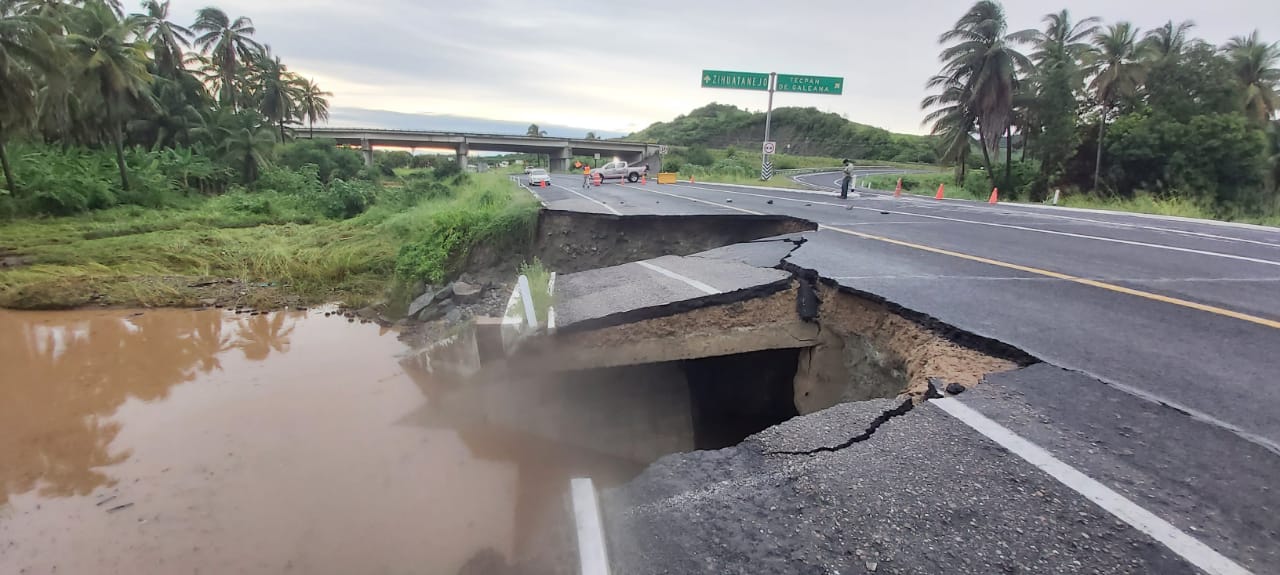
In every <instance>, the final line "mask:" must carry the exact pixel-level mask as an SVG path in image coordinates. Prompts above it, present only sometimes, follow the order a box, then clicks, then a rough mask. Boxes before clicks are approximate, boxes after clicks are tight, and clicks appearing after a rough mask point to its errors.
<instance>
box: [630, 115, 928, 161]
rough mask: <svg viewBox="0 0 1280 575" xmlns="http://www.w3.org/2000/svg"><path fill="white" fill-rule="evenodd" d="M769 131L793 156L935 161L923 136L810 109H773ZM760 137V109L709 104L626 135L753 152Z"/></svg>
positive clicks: (784, 150)
mask: <svg viewBox="0 0 1280 575" xmlns="http://www.w3.org/2000/svg"><path fill="white" fill-rule="evenodd" d="M771 130H772V133H771V137H772V138H773V139H774V140H775V141H777V142H778V151H779V152H785V153H787V154H791V155H795V156H827V157H835V158H853V159H864V160H880V161H892V162H923V163H933V162H935V161H936V160H937V155H936V152H935V150H934V146H933V142H932V139H930V138H928V137H926V136H914V135H909V134H894V133H892V132H889V131H888V130H884V129H881V128H876V127H873V126H867V125H864V124H858V123H855V122H850V121H848V120H846V119H844V118H842V117H840V116H839V115H837V114H832V113H828V112H820V111H818V110H817V109H815V108H777V109H775V110H774V111H773V125H772V128H771ZM763 136H764V113H763V112H748V111H746V110H742V109H740V108H738V107H736V106H729V105H724V104H715V103H712V104H708V105H706V106H703V107H701V108H698V109H696V110H694V111H692V112H689V113H688V114H685V115H683V116H679V117H677V118H676V119H674V120H672V121H670V122H658V123H655V124H653V125H651V126H649V127H648V128H645V129H644V130H641V131H639V132H636V133H635V134H632V135H631V136H629V138H631V139H639V140H646V141H653V142H661V143H663V144H672V145H676V146H701V147H707V148H730V147H734V148H740V149H743V150H752V151H755V150H757V149H758V148H759V146H760V140H761V138H762V137H763Z"/></svg>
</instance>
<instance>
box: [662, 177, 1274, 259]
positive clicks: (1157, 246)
mask: <svg viewBox="0 0 1280 575" xmlns="http://www.w3.org/2000/svg"><path fill="white" fill-rule="evenodd" d="M682 187H686V188H693V189H695V190H705V191H709V192H720V193H725V194H739V195H743V196H755V197H758V198H768V199H771V200H781V201H784V202H796V203H801V204H821V205H824V206H836V207H844V208H848V209H854V210H861V211H865V212H879V213H882V214H883V213H885V212H888V213H890V214H895V215H899V216H914V217H918V218H927V219H932V220H943V221H948V222H956V223H962V224H973V225H978V226H989V227H993V228H1006V229H1011V230H1020V231H1025V232H1035V233H1040V234H1048V235H1054V236H1065V237H1071V238H1078V239H1084V240H1095V241H1100V242H1108V243H1114V244H1124V245H1130V246H1138V247H1145V248H1152V249H1158V250H1167V251H1173V252H1182V253H1190V254H1198V255H1204V256H1211V257H1218V258H1224V259H1231V260H1238V261H1245V262H1251V263H1257V264H1264V265H1269V266H1277V267H1280V261H1274V260H1264V259H1261V258H1251V257H1248V256H1238V255H1235V254H1224V253H1222V252H1210V251H1205V250H1197V249H1192V248H1181V247H1177V246H1166V245H1164V244H1152V243H1147V242H1138V241H1133V240H1121V239H1117V238H1104V237H1101V236H1090V235H1086V234H1076V233H1072V232H1060V231H1056V230H1042V229H1039V228H1029V227H1026V226H1015V225H1013V224H997V223H995V222H980V221H976V220H965V219H960V218H948V217H945V216H934V215H929V214H918V213H913V212H899V211H894V210H885V209H881V208H864V207H861V206H848V205H846V204H837V203H832V202H820V201H817V200H797V199H795V198H786V197H781V196H770V195H766V194H753V193H749V192H735V191H730V190H716V189H712V188H700V187H697V186H689V185H685V186H682Z"/></svg>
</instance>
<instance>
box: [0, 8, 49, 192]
mask: <svg viewBox="0 0 1280 575" xmlns="http://www.w3.org/2000/svg"><path fill="white" fill-rule="evenodd" d="M18 8H19V6H18V4H17V2H15V1H14V0H0V167H2V169H3V171H4V182H5V187H6V188H7V189H9V190H10V191H17V189H18V180H17V178H16V177H15V176H14V175H13V167H12V166H10V165H9V155H8V154H7V153H6V151H5V143H6V142H7V141H8V139H9V136H10V135H11V134H12V133H14V132H16V131H17V130H19V129H21V128H23V127H25V126H27V125H28V124H29V122H30V118H31V117H32V116H33V115H35V111H36V91H37V85H38V83H39V81H38V79H37V77H36V75H37V74H38V73H40V72H47V71H49V70H50V68H52V62H51V60H50V57H51V56H52V54H53V52H54V46H53V43H52V42H50V41H49V36H48V34H47V33H46V32H45V27H44V25H45V24H46V21H45V19H44V18H41V17H39V16H36V15H33V14H29V13H19V12H18Z"/></svg>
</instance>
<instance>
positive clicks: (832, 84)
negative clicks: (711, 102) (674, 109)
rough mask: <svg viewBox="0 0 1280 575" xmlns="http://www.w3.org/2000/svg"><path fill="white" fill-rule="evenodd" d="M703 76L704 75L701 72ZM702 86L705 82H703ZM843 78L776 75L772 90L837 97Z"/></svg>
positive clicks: (842, 84) (841, 88)
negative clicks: (774, 85)
mask: <svg viewBox="0 0 1280 575" xmlns="http://www.w3.org/2000/svg"><path fill="white" fill-rule="evenodd" d="M703 74H704V75H705V74H706V73H705V72H703ZM702 85H703V86H706V85H707V84H706V81H705V80H703V83H702ZM843 87H844V78H833V77H831V76H798V75H796V74H778V84H777V86H776V87H775V88H774V89H775V90H777V91H779V92H804V93H807V94H831V95H833V96H839V95H840V94H841V92H843Z"/></svg>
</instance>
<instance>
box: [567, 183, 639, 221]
mask: <svg viewBox="0 0 1280 575" xmlns="http://www.w3.org/2000/svg"><path fill="white" fill-rule="evenodd" d="M551 186H552V187H556V188H560V189H562V190H564V191H566V192H569V193H571V194H576V195H577V196H579V197H581V198H582V199H584V200H587V201H590V202H593V203H595V204H596V205H599V206H600V207H602V208H604V209H606V210H609V213H611V214H613V215H615V216H620V215H622V212H619V211H618V210H615V209H613V208H612V207H611V206H609V204H606V203H604V202H602V201H600V200H597V199H595V198H593V197H591V196H588V195H586V194H580V193H578V192H577V191H576V190H571V189H569V188H566V187H564V186H562V185H560V184H556V183H552V184H551Z"/></svg>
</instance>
